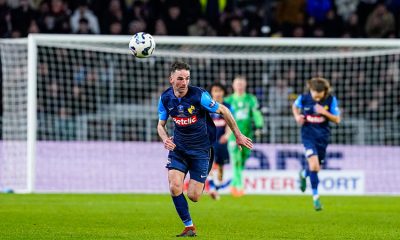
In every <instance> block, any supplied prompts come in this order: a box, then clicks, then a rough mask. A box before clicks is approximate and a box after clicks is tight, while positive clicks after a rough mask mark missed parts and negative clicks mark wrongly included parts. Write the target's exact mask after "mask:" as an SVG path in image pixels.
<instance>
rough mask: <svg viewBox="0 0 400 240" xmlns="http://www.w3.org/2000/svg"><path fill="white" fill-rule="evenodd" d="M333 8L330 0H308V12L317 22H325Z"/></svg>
mask: <svg viewBox="0 0 400 240" xmlns="http://www.w3.org/2000/svg"><path fill="white" fill-rule="evenodd" d="M331 9H332V4H331V1H330V0H307V5H306V12H307V14H308V16H310V17H311V18H313V19H314V21H315V22H316V23H320V22H323V21H324V20H325V19H326V14H327V13H328V12H329V10H331Z"/></svg>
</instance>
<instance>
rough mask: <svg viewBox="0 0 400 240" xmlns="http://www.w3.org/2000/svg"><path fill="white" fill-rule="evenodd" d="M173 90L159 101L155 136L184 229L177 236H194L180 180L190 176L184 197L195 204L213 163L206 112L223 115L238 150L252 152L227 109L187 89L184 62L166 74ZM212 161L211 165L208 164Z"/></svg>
mask: <svg viewBox="0 0 400 240" xmlns="http://www.w3.org/2000/svg"><path fill="white" fill-rule="evenodd" d="M169 82H170V84H171V85H172V87H170V88H168V89H167V90H165V91H164V92H163V93H162V95H161V97H160V100H159V105H158V113H159V121H158V126H157V130H158V134H159V136H160V138H161V139H162V141H163V142H164V147H165V148H166V149H168V150H169V154H168V163H167V166H166V167H167V168H168V180H169V187H170V192H171V195H172V200H173V202H174V205H175V208H176V211H177V212H178V215H179V216H180V218H181V220H182V222H183V223H184V224H185V229H184V230H183V232H182V233H181V234H179V235H177V236H178V237H185V236H195V235H196V229H195V227H194V225H193V222H192V219H191V217H190V214H189V208H188V203H187V201H186V198H185V196H184V195H183V181H184V179H185V176H186V174H187V173H188V172H189V173H190V180H189V186H188V190H187V195H188V197H189V199H190V200H192V201H193V202H197V201H198V200H199V198H200V196H201V194H202V192H203V189H204V182H205V180H206V178H207V175H208V172H209V169H210V167H211V164H212V155H213V153H212V148H211V146H212V144H213V143H214V141H215V138H216V135H215V125H214V123H213V122H212V119H211V117H210V115H209V112H216V113H219V114H222V115H223V116H224V118H225V120H226V122H227V124H228V126H229V127H230V128H231V129H232V132H233V134H234V135H235V136H236V143H237V144H238V147H239V148H241V146H244V147H246V148H249V149H251V148H252V147H253V144H252V142H251V139H250V138H247V137H246V136H244V135H243V134H242V133H241V132H240V130H239V128H238V126H237V124H236V122H235V120H234V118H233V116H232V114H231V113H230V111H229V109H228V108H226V107H225V106H224V105H222V104H219V103H218V102H215V101H214V100H213V99H212V98H211V96H210V94H209V93H208V92H206V91H205V90H204V89H201V88H198V87H194V86H189V82H190V66H189V65H188V64H186V63H184V62H179V61H178V62H175V63H173V64H172V66H171V69H170V75H169ZM168 116H171V117H172V119H173V121H174V126H175V127H174V135H173V137H172V136H169V135H168V132H167V129H166V123H167V119H168ZM210 162H211V163H210Z"/></svg>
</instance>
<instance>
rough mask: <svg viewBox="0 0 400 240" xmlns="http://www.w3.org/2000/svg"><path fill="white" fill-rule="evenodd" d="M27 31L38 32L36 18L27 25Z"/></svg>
mask: <svg viewBox="0 0 400 240" xmlns="http://www.w3.org/2000/svg"><path fill="white" fill-rule="evenodd" d="M28 33H40V29H39V26H38V24H37V22H36V20H32V21H31V23H30V24H29V27H28Z"/></svg>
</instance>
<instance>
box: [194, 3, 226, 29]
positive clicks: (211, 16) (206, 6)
mask: <svg viewBox="0 0 400 240" xmlns="http://www.w3.org/2000/svg"><path fill="white" fill-rule="evenodd" d="M200 4H201V10H202V14H203V15H204V16H205V17H206V19H207V21H208V22H209V23H210V25H211V26H212V27H213V28H214V29H218V28H219V24H220V17H221V16H222V14H223V12H224V11H225V10H227V9H228V10H229V9H231V7H232V6H231V5H232V4H233V3H232V2H231V1H229V0H202V1H200Z"/></svg>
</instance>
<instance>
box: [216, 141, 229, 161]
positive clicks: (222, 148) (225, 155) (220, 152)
mask: <svg viewBox="0 0 400 240" xmlns="http://www.w3.org/2000/svg"><path fill="white" fill-rule="evenodd" d="M213 148H214V161H215V163H216V164H218V165H220V166H222V165H225V164H228V163H229V152H228V144H220V143H216V144H214V146H213Z"/></svg>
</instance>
